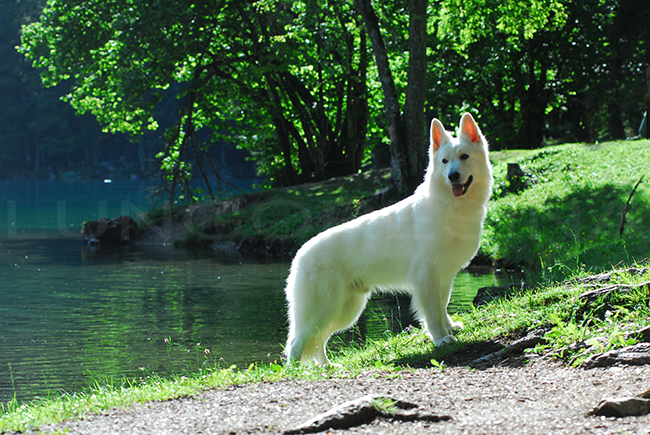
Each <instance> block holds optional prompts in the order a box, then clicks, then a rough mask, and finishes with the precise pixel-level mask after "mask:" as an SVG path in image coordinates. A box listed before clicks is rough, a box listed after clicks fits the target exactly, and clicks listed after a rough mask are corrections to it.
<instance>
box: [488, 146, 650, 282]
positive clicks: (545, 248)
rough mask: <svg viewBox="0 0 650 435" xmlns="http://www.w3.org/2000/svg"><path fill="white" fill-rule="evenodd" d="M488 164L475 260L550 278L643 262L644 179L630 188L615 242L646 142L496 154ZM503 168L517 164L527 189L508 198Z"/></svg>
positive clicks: (648, 199)
mask: <svg viewBox="0 0 650 435" xmlns="http://www.w3.org/2000/svg"><path fill="white" fill-rule="evenodd" d="M491 157H492V159H493V161H494V163H495V164H494V176H495V182H496V183H495V192H494V196H493V199H492V200H491V201H490V203H489V212H488V218H487V220H486V223H485V233H484V237H483V240H482V245H481V252H482V253H483V254H484V255H486V256H488V257H490V258H494V259H497V260H500V261H502V262H504V263H506V264H516V265H521V266H524V267H526V268H528V269H535V270H539V271H541V272H543V273H545V274H547V275H549V277H550V278H553V277H555V278H557V277H558V276H559V277H566V276H570V274H571V271H575V270H579V269H581V268H585V269H587V270H600V269H602V268H609V267H611V266H612V265H615V264H617V263H619V262H624V263H628V264H629V263H631V262H633V261H639V260H642V259H643V258H646V257H647V256H648V252H649V249H648V248H649V247H650V243H649V242H650V231H648V229H649V228H650V187H649V184H648V183H649V182H650V179H646V180H645V181H644V182H642V183H641V184H640V185H639V187H638V188H637V190H636V192H635V193H634V196H633V197H632V199H631V201H630V204H629V207H628V211H627V214H626V221H627V222H626V224H625V226H624V231H623V235H622V236H620V235H619V232H620V227H621V213H622V211H623V209H624V208H625V205H626V203H627V200H628V198H629V196H630V193H631V192H632V190H633V188H634V186H635V184H636V183H637V181H638V180H639V179H640V178H641V177H642V176H643V175H646V174H647V173H648V162H650V142H648V141H620V142H608V143H603V144H600V145H581V144H573V145H562V146H556V147H549V148H544V149H542V150H533V151H503V152H498V153H493V154H492V155H491ZM507 163H519V165H520V166H521V168H522V169H523V171H524V172H525V173H526V175H525V176H524V181H525V182H526V183H527V184H528V187H526V188H524V189H523V190H522V191H521V192H519V193H515V194H513V193H509V187H510V186H509V184H510V183H508V182H507V181H506V171H507Z"/></svg>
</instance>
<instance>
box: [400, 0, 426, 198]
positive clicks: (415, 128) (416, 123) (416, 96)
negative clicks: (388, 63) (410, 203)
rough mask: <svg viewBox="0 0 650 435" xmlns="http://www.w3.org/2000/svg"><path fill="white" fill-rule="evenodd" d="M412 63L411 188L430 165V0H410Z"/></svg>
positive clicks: (407, 115) (408, 120) (408, 115)
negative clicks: (427, 105)
mask: <svg viewBox="0 0 650 435" xmlns="http://www.w3.org/2000/svg"><path fill="white" fill-rule="evenodd" d="M408 3H409V4H408V6H409V40H408V49H409V66H408V71H407V81H408V84H407V86H406V100H405V102H404V130H405V134H404V136H405V137H406V155H407V156H408V181H407V184H408V187H409V190H415V188H416V187H417V186H418V184H420V183H421V182H422V178H423V176H424V170H425V169H426V167H427V163H428V162H427V148H428V141H427V135H426V127H425V125H426V122H425V119H424V116H425V111H424V103H425V100H426V88H427V0H409V2H408Z"/></svg>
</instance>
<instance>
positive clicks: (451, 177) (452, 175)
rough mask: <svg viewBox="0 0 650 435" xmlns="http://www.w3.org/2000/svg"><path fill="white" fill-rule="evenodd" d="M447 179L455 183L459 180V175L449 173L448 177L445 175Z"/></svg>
mask: <svg viewBox="0 0 650 435" xmlns="http://www.w3.org/2000/svg"><path fill="white" fill-rule="evenodd" d="M447 178H449V181H451V182H452V183H455V182H457V181H458V179H459V178H460V173H459V172H458V171H454V172H450V173H449V175H447Z"/></svg>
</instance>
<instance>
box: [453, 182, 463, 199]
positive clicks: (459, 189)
mask: <svg viewBox="0 0 650 435" xmlns="http://www.w3.org/2000/svg"><path fill="white" fill-rule="evenodd" d="M464 187H465V186H464V185H462V184H461V183H454V184H453V186H452V187H451V189H452V190H453V192H454V196H455V197H459V196H462V195H463V188H464Z"/></svg>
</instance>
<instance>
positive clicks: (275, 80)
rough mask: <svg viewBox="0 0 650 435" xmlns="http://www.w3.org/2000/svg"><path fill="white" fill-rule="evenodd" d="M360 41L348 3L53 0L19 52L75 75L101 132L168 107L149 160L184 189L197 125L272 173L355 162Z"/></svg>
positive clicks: (361, 92)
mask: <svg viewBox="0 0 650 435" xmlns="http://www.w3.org/2000/svg"><path fill="white" fill-rule="evenodd" d="M364 44H365V39H364V36H363V34H362V32H361V31H360V28H359V25H358V23H357V20H356V16H355V14H354V11H353V10H351V9H350V6H349V5H348V4H341V5H337V6H336V7H332V8H330V7H326V6H325V4H323V3H322V2H321V3H319V2H286V1H282V0H269V1H259V2H255V3H246V2H238V1H226V2H221V3H218V4H211V3H210V2H208V3H203V4H197V3H195V2H193V1H189V0H188V1H182V2H180V3H179V2H170V1H167V2H162V3H157V4H156V7H155V8H152V7H151V5H150V4H149V3H148V2H143V1H135V2H132V1H129V2H124V1H118V2H111V3H105V2H87V1H72V2H68V1H66V2H62V1H59V0H50V1H49V2H48V4H47V7H46V8H45V9H44V10H43V15H42V16H41V19H40V21H38V22H35V23H32V24H30V25H29V26H26V27H25V29H24V34H23V45H22V48H21V50H22V51H23V52H24V53H25V54H26V55H27V56H28V57H30V58H32V59H33V60H34V65H35V66H37V67H39V68H42V70H41V71H42V72H41V77H42V79H43V82H44V83H45V84H46V85H49V86H51V85H55V84H58V83H60V82H61V81H63V80H68V79H72V80H73V82H74V85H73V88H72V91H71V93H70V94H69V96H68V98H67V99H68V101H69V102H70V103H71V104H72V105H73V106H74V107H75V108H76V109H77V111H78V112H79V113H86V112H90V113H92V114H93V115H94V116H95V117H96V118H97V119H98V120H99V121H100V122H101V123H102V124H103V125H105V128H106V130H107V131H111V132H124V133H128V134H130V135H132V136H135V137H138V136H140V135H142V134H143V133H144V132H146V131H147V130H156V129H158V128H159V121H158V120H157V119H156V109H157V108H158V107H160V106H161V105H163V104H164V105H167V107H168V108H169V109H172V110H175V111H176V112H177V113H178V115H177V121H176V122H175V123H174V124H173V125H171V126H169V127H168V128H167V129H166V130H167V132H166V139H167V146H166V148H165V150H163V151H162V152H160V153H158V155H157V157H158V159H159V160H160V162H161V167H162V169H163V172H164V175H165V177H166V178H167V179H168V181H170V182H171V183H172V184H174V183H176V182H178V180H182V181H183V186H181V189H182V190H183V191H185V193H184V194H185V195H186V197H187V198H186V199H187V200H190V199H191V197H192V195H191V193H190V192H191V190H192V188H190V187H189V176H190V174H191V169H192V168H191V167H190V166H189V162H190V161H193V162H194V166H195V168H196V169H198V170H199V172H201V173H203V172H206V171H204V170H203V169H202V168H201V167H199V165H200V164H201V162H202V161H203V159H202V158H199V157H200V156H201V155H202V153H205V151H206V149H207V148H206V147H207V144H205V143H203V141H201V139H200V135H199V134H198V133H199V132H200V130H201V129H202V128H206V127H209V128H210V129H211V131H212V132H213V140H226V141H228V142H231V143H232V142H235V143H237V144H238V145H239V146H241V147H244V148H247V149H249V150H250V151H251V153H252V155H253V156H254V158H255V159H256V160H257V161H258V162H259V163H260V170H261V171H262V172H263V173H266V174H267V175H269V176H270V177H271V178H272V179H274V180H276V181H277V182H278V184H287V183H296V182H298V181H300V180H306V179H309V178H311V177H316V178H320V179H322V178H326V177H329V176H331V175H332V174H335V175H336V174H349V173H353V172H355V171H356V170H357V169H358V168H359V167H360V165H361V162H362V161H363V157H364V155H365V154H364V153H365V147H366V143H365V132H366V125H367V121H368V108H367V104H366V90H365V89H366V88H365V83H366V71H367V63H368V61H367V58H368V54H367V51H366V50H365V47H364ZM360 48H361V49H360ZM173 99H179V100H180V101H182V103H181V104H175V105H173V104H170V101H172V100H173ZM205 154H206V155H205V156H204V158H207V157H208V156H207V153H205ZM204 181H206V182H207V177H204ZM206 184H208V183H206ZM208 186H209V184H208ZM208 189H209V187H208ZM174 194H175V191H174V190H173V188H172V195H171V196H172V197H173V196H174Z"/></svg>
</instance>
